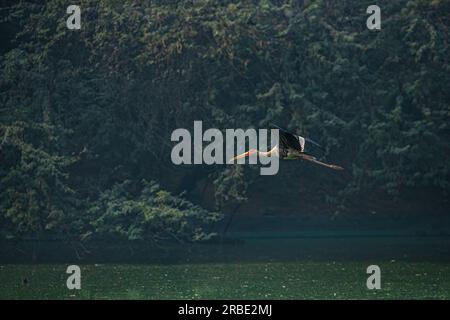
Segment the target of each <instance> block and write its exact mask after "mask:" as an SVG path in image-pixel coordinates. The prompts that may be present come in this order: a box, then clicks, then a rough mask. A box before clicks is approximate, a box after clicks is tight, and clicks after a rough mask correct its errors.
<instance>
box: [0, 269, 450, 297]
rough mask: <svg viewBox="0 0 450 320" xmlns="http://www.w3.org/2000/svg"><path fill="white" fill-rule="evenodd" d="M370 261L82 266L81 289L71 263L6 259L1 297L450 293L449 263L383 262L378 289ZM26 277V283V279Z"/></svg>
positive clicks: (383, 295)
mask: <svg viewBox="0 0 450 320" xmlns="http://www.w3.org/2000/svg"><path fill="white" fill-rule="evenodd" d="M368 265H369V263H368V262H367V263H362V262H358V263H355V262H348V263H336V262H335V263H325V262H322V263H314V262H290V263H245V264H198V265H197V264H196V265H192V264H185V265H169V266H162V265H81V272H82V277H81V283H82V288H81V290H68V289H67V288H66V285H65V283H66V279H67V275H66V273H65V270H66V267H67V266H66V265H36V266H27V265H3V266H1V267H0V270H1V273H0V274H1V276H0V280H1V291H0V298H2V299H230V298H233V299H360V298H363V299H374V298H389V299H392V298H398V299H408V298H413V299H415V298H424V299H427V298H435V299H449V298H450V281H449V280H450V278H449V274H450V265H448V264H438V263H404V262H391V263H384V264H380V268H381V270H382V278H381V280H382V288H381V290H372V291H369V290H367V288H366V274H365V270H366V268H367V266H368ZM25 276H26V277H28V278H29V283H28V284H26V285H24V284H22V281H21V279H22V278H23V277H25Z"/></svg>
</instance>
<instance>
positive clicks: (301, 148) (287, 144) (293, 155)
mask: <svg viewBox="0 0 450 320" xmlns="http://www.w3.org/2000/svg"><path fill="white" fill-rule="evenodd" d="M272 126H273V127H275V128H277V129H278V130H279V137H280V142H279V144H277V145H276V146H275V147H273V148H272V150H270V151H259V150H256V149H250V150H249V151H247V152H244V153H242V154H240V155H238V156H236V157H234V158H232V159H231V160H230V162H233V161H235V160H238V159H242V158H245V157H249V156H250V155H252V154H255V153H256V154H258V156H259V157H279V158H280V159H281V160H306V161H310V162H313V163H315V164H318V165H321V166H324V167H327V168H330V169H334V170H344V168H342V167H341V166H338V165H335V164H330V163H325V162H322V161H319V160H317V159H316V157H314V156H312V155H310V154H307V153H305V144H307V143H308V144H312V145H314V146H316V147H318V148H320V149H322V150H323V148H322V146H321V145H320V144H318V143H317V142H315V141H313V140H311V139H308V138H304V137H302V136H299V135H296V134H294V133H292V132H290V131H288V130H286V129H283V128H280V127H278V126H277V125H274V124H272Z"/></svg>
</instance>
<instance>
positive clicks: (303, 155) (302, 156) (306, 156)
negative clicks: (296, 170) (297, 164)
mask: <svg viewBox="0 0 450 320" xmlns="http://www.w3.org/2000/svg"><path fill="white" fill-rule="evenodd" d="M298 158H299V159H302V160H306V161H310V162H313V163H315V164H318V165H321V166H324V167H327V168H330V169H334V170H344V168H342V167H341V166H338V165H335V164H331V163H325V162H322V161H319V160H317V159H316V158H315V157H313V156H311V155H309V154H306V153H299V154H298Z"/></svg>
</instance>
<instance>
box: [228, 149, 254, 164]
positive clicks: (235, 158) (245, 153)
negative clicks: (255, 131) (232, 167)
mask: <svg viewBox="0 0 450 320" xmlns="http://www.w3.org/2000/svg"><path fill="white" fill-rule="evenodd" d="M255 152H256V150H255V149H252V150H249V151H247V152H244V153H243V154H240V155H238V156H236V157H234V158H231V159H230V161H228V162H229V163H231V162H234V161H235V160H239V159H242V158H245V157H248V156H250V155H251V154H253V153H255Z"/></svg>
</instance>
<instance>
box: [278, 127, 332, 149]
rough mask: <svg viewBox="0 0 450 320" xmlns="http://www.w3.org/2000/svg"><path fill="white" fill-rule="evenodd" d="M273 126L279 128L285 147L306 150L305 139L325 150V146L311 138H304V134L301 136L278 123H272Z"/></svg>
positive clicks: (281, 140)
mask: <svg viewBox="0 0 450 320" xmlns="http://www.w3.org/2000/svg"><path fill="white" fill-rule="evenodd" d="M270 125H271V126H272V127H274V128H277V129H278V130H279V132H280V142H281V143H282V144H283V146H284V147H285V148H292V149H295V150H300V151H301V152H303V151H304V148H305V141H306V142H308V143H311V144H313V145H315V146H316V147H318V148H319V149H321V150H322V151H323V150H324V149H323V147H322V146H321V145H320V144H318V143H317V142H315V141H314V140H311V139H309V138H304V137H302V136H299V135H297V134H295V133H293V132H291V131H289V130H286V129H283V128H281V127H279V126H277V125H276V124H273V123H271V124H270Z"/></svg>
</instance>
